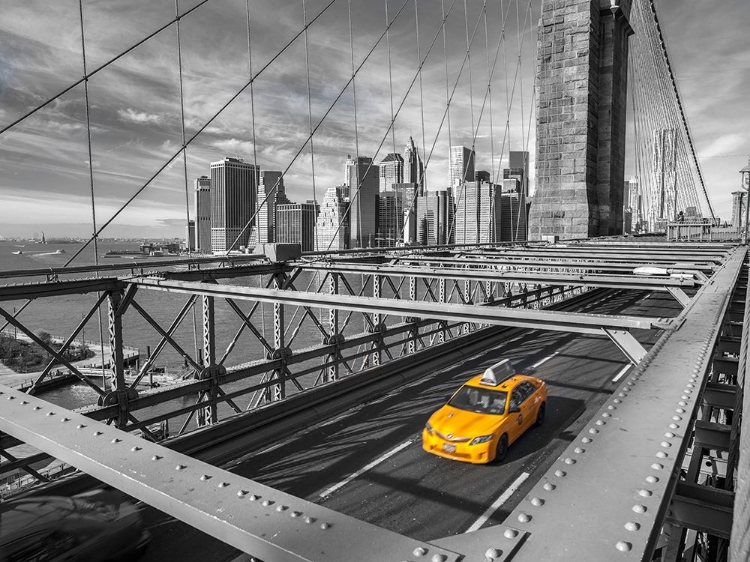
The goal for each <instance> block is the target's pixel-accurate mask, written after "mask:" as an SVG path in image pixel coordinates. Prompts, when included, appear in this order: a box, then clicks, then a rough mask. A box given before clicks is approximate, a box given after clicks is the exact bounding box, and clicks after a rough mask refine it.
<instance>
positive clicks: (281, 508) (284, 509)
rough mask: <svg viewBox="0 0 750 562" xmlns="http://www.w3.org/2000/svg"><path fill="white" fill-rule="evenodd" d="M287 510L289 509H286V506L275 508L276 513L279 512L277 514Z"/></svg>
mask: <svg viewBox="0 0 750 562" xmlns="http://www.w3.org/2000/svg"><path fill="white" fill-rule="evenodd" d="M287 509H289V507H288V506H286V505H280V506H278V507H277V508H276V511H279V512H281V511H286V510H287Z"/></svg>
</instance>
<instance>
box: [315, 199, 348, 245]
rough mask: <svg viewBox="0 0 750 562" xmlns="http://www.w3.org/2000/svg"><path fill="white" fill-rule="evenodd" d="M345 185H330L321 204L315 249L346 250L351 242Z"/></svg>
mask: <svg viewBox="0 0 750 562" xmlns="http://www.w3.org/2000/svg"><path fill="white" fill-rule="evenodd" d="M346 191H348V189H347V188H346V187H345V186H342V185H337V186H335V187H329V188H328V190H327V191H326V194H325V196H324V197H323V202H322V203H321V204H320V213H319V214H318V218H317V221H316V228H317V232H316V235H315V237H314V240H315V250H317V251H319V252H326V251H336V250H345V249H347V248H348V245H347V243H348V242H349V217H348V215H347V214H346V208H347V202H346V201H345V198H344V194H345V192H346Z"/></svg>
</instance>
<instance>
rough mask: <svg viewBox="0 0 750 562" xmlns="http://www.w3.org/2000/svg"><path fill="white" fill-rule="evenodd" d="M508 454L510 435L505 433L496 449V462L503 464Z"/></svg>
mask: <svg viewBox="0 0 750 562" xmlns="http://www.w3.org/2000/svg"><path fill="white" fill-rule="evenodd" d="M507 454H508V434H507V433H503V436H502V437H501V438H500V440H499V441H498V442H497V447H496V448H495V462H501V461H503V460H505V457H506V455H507Z"/></svg>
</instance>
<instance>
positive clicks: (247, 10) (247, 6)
mask: <svg viewBox="0 0 750 562" xmlns="http://www.w3.org/2000/svg"><path fill="white" fill-rule="evenodd" d="M245 23H246V26H247V68H248V72H249V74H250V79H251V82H250V119H251V121H252V130H253V166H255V172H253V173H254V174H256V173H257V172H258V149H257V145H256V141H255V91H254V84H253V82H255V80H252V78H253V48H252V41H251V35H250V0H245ZM305 40H307V26H305ZM255 177H256V178H257V182H256V183H258V184H260V174H258V175H256V176H255ZM255 193H256V201H255V207H256V208H255V209H253V211H254V213H255V214H258V213H259V210H260V208H261V205H262V204H265V203H266V200H267V199H268V197H266V198H264V199H263V203H260V202H258V200H257V193H258V185H256V186H255ZM274 211H275V207H274ZM267 212H268V211H266V213H267ZM271 220H273V221H274V222H275V221H276V217H271ZM258 223H260V220H259V217H256V219H255V232H257V233H258V236H257V238H258V242H260V228H259V224H258ZM269 226H270V225H269V224H266V234H264V236H263V238H264V239H265V238H266V237H267V236H268V234H267V233H268V228H269Z"/></svg>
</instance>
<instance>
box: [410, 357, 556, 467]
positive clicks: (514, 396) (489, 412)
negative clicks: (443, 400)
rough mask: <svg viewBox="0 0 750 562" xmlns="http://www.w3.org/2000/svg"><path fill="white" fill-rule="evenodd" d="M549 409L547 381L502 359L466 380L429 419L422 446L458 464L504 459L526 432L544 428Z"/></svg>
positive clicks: (423, 433)
mask: <svg viewBox="0 0 750 562" xmlns="http://www.w3.org/2000/svg"><path fill="white" fill-rule="evenodd" d="M546 405H547V385H546V383H545V382H544V381H543V380H541V379H538V378H536V377H530V376H527V375H522V374H517V373H516V370H515V368H514V367H513V364H512V363H511V362H510V361H509V360H508V359H504V360H503V361H501V362H500V363H498V364H496V365H493V366H492V367H490V368H489V369H487V370H486V371H485V372H484V373H482V374H481V375H477V376H476V377H473V378H472V379H470V380H469V381H467V382H466V383H465V384H464V385H463V386H462V387H461V388H459V389H458V391H457V392H456V393H455V394H454V395H453V396H452V397H451V399H450V400H448V403H447V404H446V405H445V406H443V407H442V408H440V409H439V410H438V411H437V412H435V413H434V414H432V415H431V416H430V419H429V420H428V421H427V423H426V424H425V427H424V430H423V431H422V448H423V449H424V450H425V451H427V452H428V453H432V454H433V455H438V456H440V457H445V458H447V459H452V460H457V461H464V462H471V463H476V464H484V463H488V462H491V461H493V460H497V461H501V460H503V459H504V458H505V455H506V454H507V452H508V446H509V445H510V444H511V443H513V442H514V441H515V440H516V439H518V438H519V437H521V435H523V433H524V432H525V431H526V430H527V429H528V428H530V427H531V426H536V427H538V426H540V425H542V423H543V422H544V412H545V410H546Z"/></svg>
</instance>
